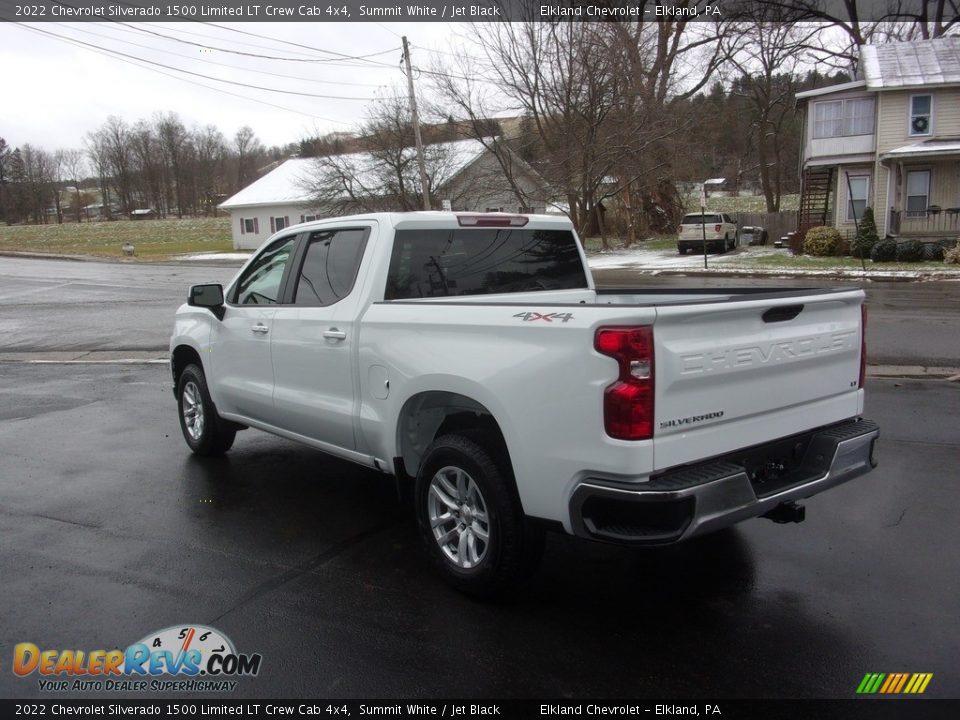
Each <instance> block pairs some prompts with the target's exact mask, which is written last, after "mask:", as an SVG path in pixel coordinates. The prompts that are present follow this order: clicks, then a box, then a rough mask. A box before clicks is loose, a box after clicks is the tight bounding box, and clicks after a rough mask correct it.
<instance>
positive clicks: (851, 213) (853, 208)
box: [847, 175, 870, 222]
mask: <svg viewBox="0 0 960 720" xmlns="http://www.w3.org/2000/svg"><path fill="white" fill-rule="evenodd" d="M847 179H848V180H849V182H850V197H849V199H848V200H847V222H854V221H857V222H859V221H860V219H861V218H863V211H864V210H866V209H867V198H868V197H869V196H870V178H869V177H868V176H867V175H858V176H853V175H851V176H849V177H848V178H847Z"/></svg>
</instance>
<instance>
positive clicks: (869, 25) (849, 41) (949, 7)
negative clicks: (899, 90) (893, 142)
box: [739, 0, 960, 73]
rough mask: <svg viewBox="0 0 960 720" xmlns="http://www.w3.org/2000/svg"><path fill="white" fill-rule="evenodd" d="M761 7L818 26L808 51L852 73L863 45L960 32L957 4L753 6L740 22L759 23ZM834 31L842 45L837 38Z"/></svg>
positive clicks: (788, 0)
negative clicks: (838, 32)
mask: <svg viewBox="0 0 960 720" xmlns="http://www.w3.org/2000/svg"><path fill="white" fill-rule="evenodd" d="M757 6H760V7H763V8H765V9H766V10H774V11H775V12H777V13H778V14H779V15H780V16H781V17H782V18H783V20H782V21H783V22H790V23H811V22H812V23H816V24H817V26H818V27H819V28H820V29H821V30H822V31H823V32H821V33H819V34H817V35H815V36H813V37H811V42H810V44H809V49H810V50H813V51H815V52H816V53H817V55H818V56H819V58H820V60H821V62H824V63H828V64H831V65H832V66H833V67H835V68H837V69H842V70H846V71H848V72H851V73H853V72H855V71H856V67H857V63H858V62H859V52H858V50H857V48H858V47H859V46H861V45H870V44H879V43H884V42H891V41H896V40H914V39H925V40H929V39H935V38H939V37H944V36H945V35H948V34H951V33H953V32H955V31H956V29H957V28H958V27H960V25H958V23H960V3H958V2H957V0H753V4H752V5H747V6H746V8H745V9H744V10H742V12H741V13H740V15H739V17H740V18H741V19H750V18H752V17H754V16H755V14H756V11H757ZM833 29H836V30H838V31H840V33H841V37H842V39H841V40H839V41H836V40H835V39H834V38H833V37H832V36H833V35H834V34H833V33H831V31H832V30H833Z"/></svg>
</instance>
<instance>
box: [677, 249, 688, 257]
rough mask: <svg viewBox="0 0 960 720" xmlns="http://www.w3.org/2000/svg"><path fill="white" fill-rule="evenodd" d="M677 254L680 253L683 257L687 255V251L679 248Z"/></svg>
mask: <svg viewBox="0 0 960 720" xmlns="http://www.w3.org/2000/svg"><path fill="white" fill-rule="evenodd" d="M677 252H679V253H680V254H681V255H686V254H687V249H686V248H685V247H678V248H677Z"/></svg>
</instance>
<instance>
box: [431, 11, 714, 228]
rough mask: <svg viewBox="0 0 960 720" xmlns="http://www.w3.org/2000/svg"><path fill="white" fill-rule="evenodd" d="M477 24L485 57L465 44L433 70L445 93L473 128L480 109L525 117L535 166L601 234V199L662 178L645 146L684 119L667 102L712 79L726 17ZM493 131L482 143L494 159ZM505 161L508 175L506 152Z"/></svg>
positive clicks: (572, 211)
mask: <svg viewBox="0 0 960 720" xmlns="http://www.w3.org/2000/svg"><path fill="white" fill-rule="evenodd" d="M681 4H683V3H681ZM687 4H690V3H687ZM645 5H646V3H643V2H642V3H640V6H641V7H640V9H641V10H642V9H643V7H645ZM641 17H643V14H642V13H641ZM697 26H698V27H697ZM475 30H476V37H477V48H478V51H479V53H480V54H481V55H482V57H480V58H477V57H468V56H466V55H461V56H460V57H459V58H457V59H456V64H453V65H450V66H448V67H435V68H434V70H433V71H432V72H431V75H432V76H433V77H435V78H436V80H435V85H436V86H437V89H438V90H439V92H440V94H441V96H442V101H441V102H443V103H446V104H448V105H449V106H452V107H453V108H454V109H456V110H457V112H458V113H459V114H460V115H462V116H463V117H465V118H466V119H467V127H468V128H470V132H471V134H472V135H473V136H474V137H478V139H479V135H480V133H479V132H478V127H479V123H480V121H482V120H483V119H484V118H489V117H491V116H493V115H494V114H497V113H501V114H502V113H504V112H511V111H512V112H514V113H517V114H519V115H520V116H522V117H523V118H525V122H524V123H522V124H521V127H523V128H525V131H524V132H522V133H521V134H520V136H519V137H516V138H514V145H516V144H517V143H519V144H520V146H521V147H520V151H521V155H522V154H523V153H525V152H526V151H527V148H532V147H535V148H536V149H535V151H534V152H533V153H532V154H536V155H538V156H539V157H540V158H541V159H542V162H540V163H539V164H538V166H537V167H538V169H539V170H541V172H542V173H543V174H544V176H545V177H546V178H547V180H548V181H549V182H550V183H551V184H552V185H553V186H554V187H555V188H557V189H558V190H559V192H560V194H561V195H562V196H563V197H564V198H565V200H566V208H567V211H568V213H569V215H570V217H571V219H572V220H573V222H574V223H575V224H576V226H577V228H578V229H579V230H580V231H581V232H582V233H585V234H593V233H599V234H600V235H601V237H602V238H603V242H604V245H606V244H607V240H606V229H605V224H604V220H603V216H604V200H607V199H609V198H613V197H615V196H620V195H621V194H624V193H625V194H626V197H627V198H628V201H627V205H628V207H629V206H630V202H629V198H630V197H632V196H633V195H634V194H635V193H636V192H638V190H640V189H641V187H642V186H644V185H646V186H647V187H651V188H657V187H659V186H660V185H661V184H662V183H661V182H660V181H659V178H658V177H657V172H656V171H657V169H658V168H659V167H660V166H661V165H662V164H663V163H664V162H665V160H663V159H659V160H655V161H651V153H650V152H649V151H650V150H651V149H653V148H656V147H657V145H658V144H659V143H661V142H662V141H663V140H664V138H666V137H668V136H670V135H671V134H673V133H676V132H677V131H678V130H680V129H681V127H682V126H681V125H680V124H678V123H677V122H676V118H671V117H670V115H669V113H667V112H666V104H667V103H668V102H669V101H670V100H672V99H675V98H678V97H680V98H683V97H689V96H690V95H692V94H694V93H696V92H698V91H699V90H700V89H701V88H702V87H704V85H705V84H706V83H707V82H708V81H709V78H710V76H711V75H712V73H713V71H714V70H715V69H716V67H717V66H718V65H719V63H720V62H721V60H722V54H721V52H720V46H719V43H718V39H719V37H720V33H723V32H726V26H725V25H715V24H712V23H710V24H708V23H690V24H688V23H686V22H645V21H639V20H638V21H635V22H623V23H620V22H617V23H589V22H584V23H570V22H558V23H542V22H523V23H489V24H480V25H478V26H475ZM498 142H502V140H500V139H497V140H495V141H489V142H488V144H489V146H490V149H491V151H492V152H493V153H494V154H495V155H497V156H498V159H500V158H504V154H503V153H500V152H499V151H498V147H497V143H498ZM663 157H665V156H664V155H662V154H661V155H660V158H663ZM503 166H504V171H505V174H506V175H507V177H508V178H510V177H513V173H512V172H511V167H510V166H509V165H508V163H507V162H506V160H503ZM513 189H514V191H515V192H516V193H517V194H518V198H519V197H522V193H520V192H519V191H518V190H517V189H516V188H513Z"/></svg>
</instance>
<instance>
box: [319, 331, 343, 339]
mask: <svg viewBox="0 0 960 720" xmlns="http://www.w3.org/2000/svg"><path fill="white" fill-rule="evenodd" d="M323 336H324V337H325V338H326V339H327V340H346V339H347V334H346V333H345V332H343V330H337V329H336V328H330V329H329V330H324V331H323Z"/></svg>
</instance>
